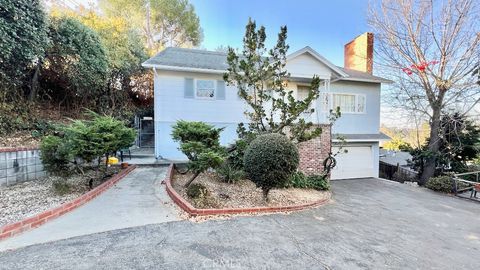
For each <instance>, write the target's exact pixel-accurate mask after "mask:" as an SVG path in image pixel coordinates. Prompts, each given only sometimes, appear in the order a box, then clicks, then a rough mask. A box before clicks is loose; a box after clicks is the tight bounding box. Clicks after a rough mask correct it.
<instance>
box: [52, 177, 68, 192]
mask: <svg viewBox="0 0 480 270" xmlns="http://www.w3.org/2000/svg"><path fill="white" fill-rule="evenodd" d="M52 186H53V190H54V191H55V193H57V194H58V195H65V194H67V193H70V192H71V190H72V186H71V185H70V184H69V183H68V182H67V181H66V180H65V179H60V180H55V181H53V183H52Z"/></svg>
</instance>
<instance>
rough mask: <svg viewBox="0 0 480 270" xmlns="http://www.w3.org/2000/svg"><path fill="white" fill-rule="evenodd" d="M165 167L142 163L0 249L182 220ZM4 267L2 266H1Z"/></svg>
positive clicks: (7, 240)
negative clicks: (89, 198) (92, 196)
mask: <svg viewBox="0 0 480 270" xmlns="http://www.w3.org/2000/svg"><path fill="white" fill-rule="evenodd" d="M166 171H167V168H166V167H139V168H136V169H135V170H133V171H132V172H131V173H129V174H128V175H127V176H126V177H125V178H123V179H122V180H120V181H119V182H118V183H117V184H115V185H114V186H113V187H111V188H110V189H109V190H107V191H106V192H104V193H102V194H101V195H100V196H98V197H96V198H95V199H93V200H92V201H90V202H88V203H87V204H85V205H83V206H81V207H80V208H78V209H75V210H73V211H72V212H70V213H67V214H65V215H63V216H61V217H59V218H57V219H54V220H52V221H50V222H48V223H46V224H44V225H43V226H40V227H39V228H36V229H33V230H31V231H27V232H25V233H23V234H20V235H17V236H14V237H12V238H9V239H6V240H4V241H1V242H0V251H2V250H5V249H10V248H18V247H23V246H28V245H32V244H38V243H45V242H49V241H55V240H60V239H66V238H71V237H74V236H81V235H87V234H92V233H98V232H105V231H110V230H116V229H123V228H129V227H134V226H140V225H147V224H154V223H161V222H168V221H174V220H180V218H179V217H178V211H177V209H176V206H174V204H173V202H172V201H171V200H170V197H168V195H167V193H166V191H165V186H163V185H161V184H160V183H161V181H162V180H163V179H164V178H165V174H166ZM0 267H1V266H0Z"/></svg>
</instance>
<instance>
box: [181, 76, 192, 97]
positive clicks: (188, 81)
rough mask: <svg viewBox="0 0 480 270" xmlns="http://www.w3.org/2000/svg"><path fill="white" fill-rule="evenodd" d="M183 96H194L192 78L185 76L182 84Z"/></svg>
mask: <svg viewBox="0 0 480 270" xmlns="http://www.w3.org/2000/svg"><path fill="white" fill-rule="evenodd" d="M184 87H185V88H184V91H183V96H184V98H194V87H193V79H192V78H185V86H184Z"/></svg>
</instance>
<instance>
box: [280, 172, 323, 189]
mask: <svg viewBox="0 0 480 270" xmlns="http://www.w3.org/2000/svg"><path fill="white" fill-rule="evenodd" d="M286 187H294V188H313V189H316V190H329V189H330V183H329V182H328V180H327V178H326V177H325V176H323V175H309V176H307V175H305V174H304V173H302V172H295V173H293V174H292V175H291V177H290V179H289V183H288V184H287V186H286Z"/></svg>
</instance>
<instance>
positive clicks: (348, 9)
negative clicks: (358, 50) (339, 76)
mask: <svg viewBox="0 0 480 270" xmlns="http://www.w3.org/2000/svg"><path fill="white" fill-rule="evenodd" d="M190 2H191V3H192V4H193V5H194V7H195V10H196V12H197V14H198V16H199V18H200V24H201V27H202V29H203V33H204V40H203V43H202V45H201V46H202V47H204V48H206V49H209V50H214V49H216V48H217V47H219V46H221V45H223V46H227V45H229V46H232V47H241V46H242V38H243V35H244V32H245V25H246V23H247V22H248V18H249V17H250V18H252V19H253V20H255V21H256V22H257V25H264V26H265V27H266V33H267V45H269V46H267V47H271V46H272V45H273V44H274V43H275V42H276V36H277V34H278V32H279V30H280V26H282V25H286V26H287V29H288V38H287V43H288V44H289V45H290V52H294V51H295V50H298V49H301V48H303V47H305V46H310V47H312V48H313V49H315V50H316V51H318V52H319V53H320V54H322V55H323V56H324V57H326V58H327V59H329V60H330V61H331V62H333V63H334V64H336V65H339V66H343V45H345V44H346V43H348V42H349V41H350V40H352V39H353V38H355V37H356V36H358V35H360V34H362V33H364V32H366V31H367V30H368V26H367V23H366V13H367V5H368V1H367V0H335V1H333V0H294V1H292V0H242V1H231V0H190Z"/></svg>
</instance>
